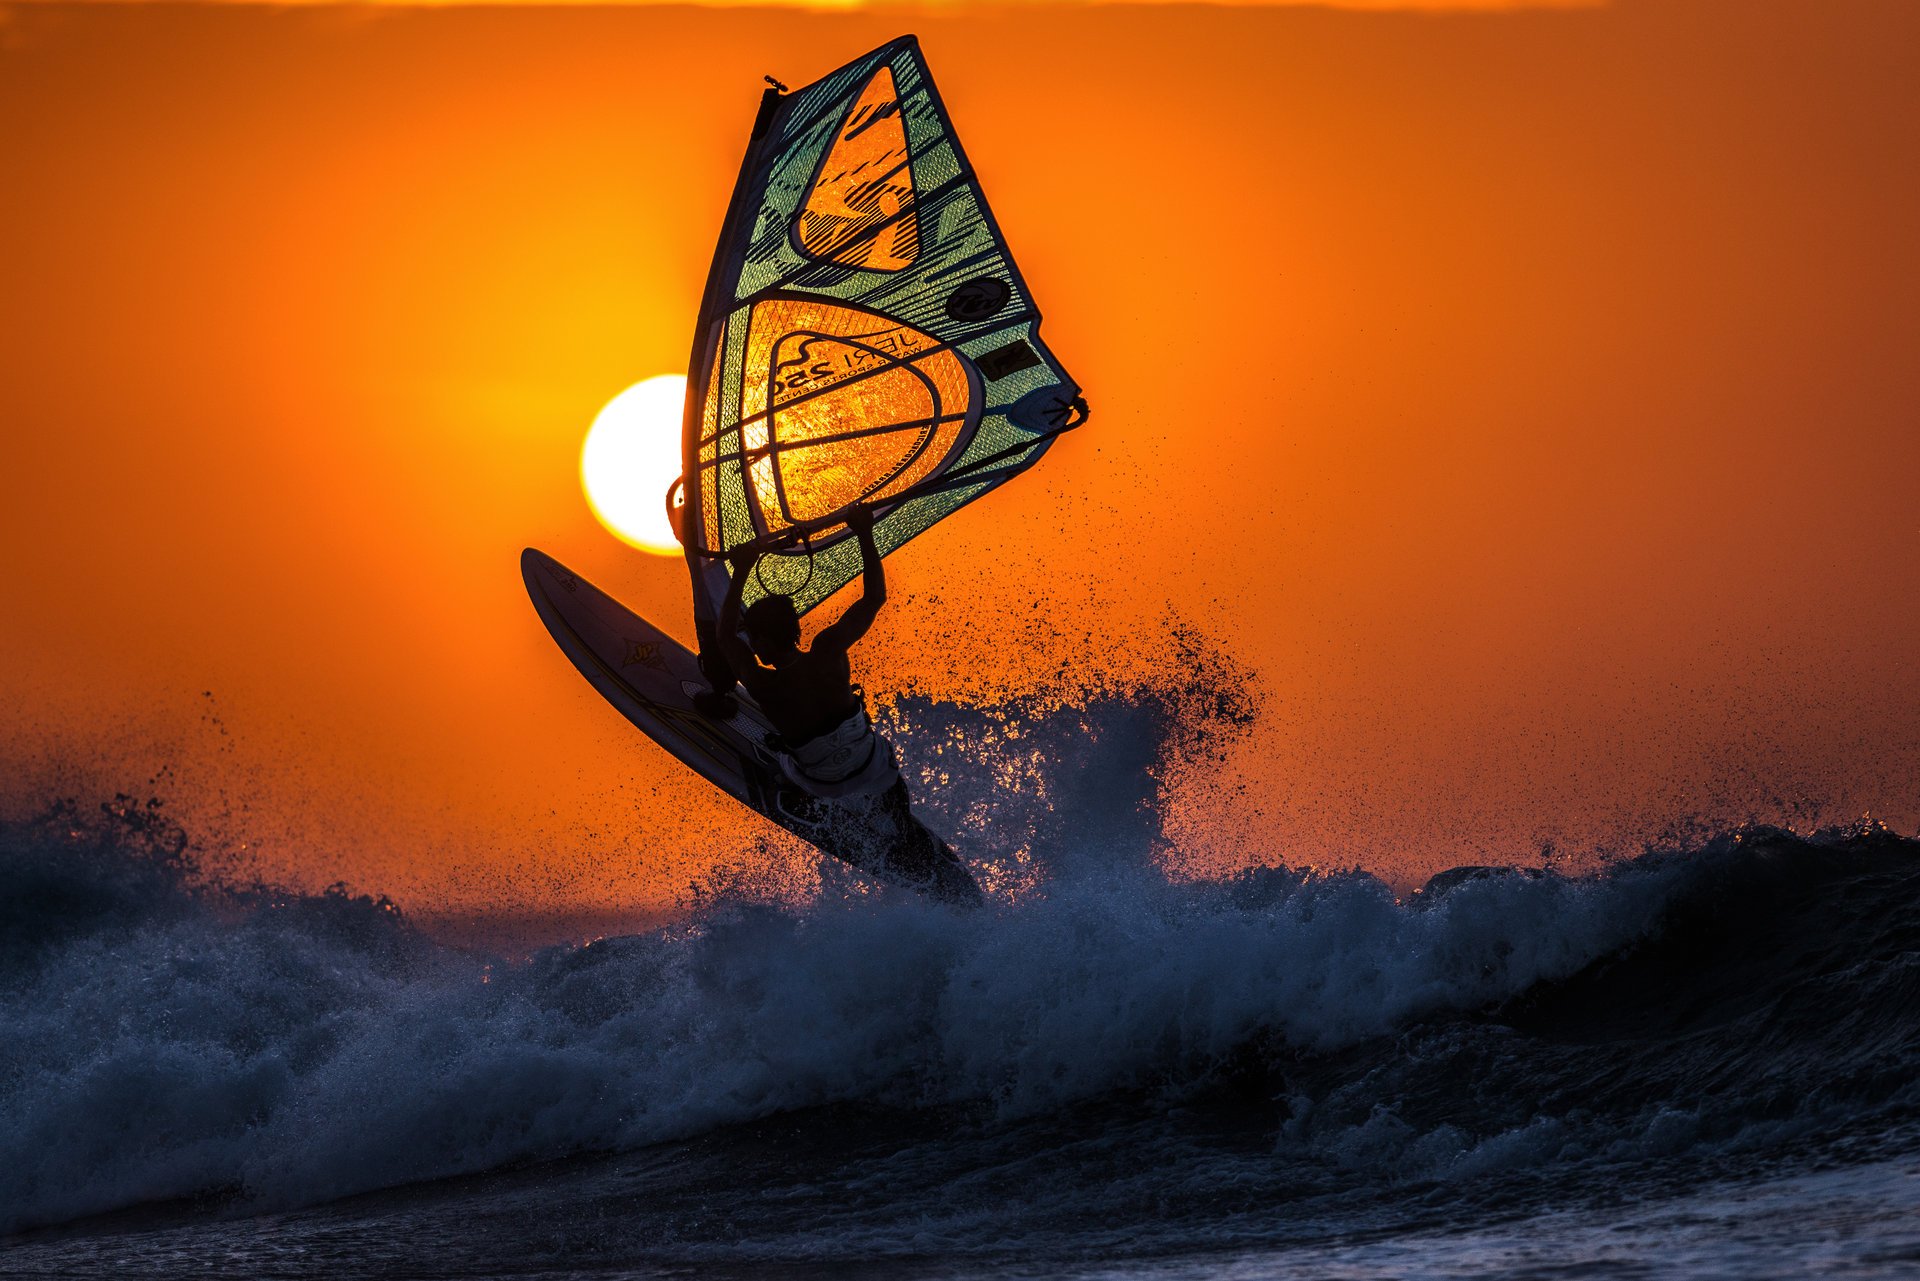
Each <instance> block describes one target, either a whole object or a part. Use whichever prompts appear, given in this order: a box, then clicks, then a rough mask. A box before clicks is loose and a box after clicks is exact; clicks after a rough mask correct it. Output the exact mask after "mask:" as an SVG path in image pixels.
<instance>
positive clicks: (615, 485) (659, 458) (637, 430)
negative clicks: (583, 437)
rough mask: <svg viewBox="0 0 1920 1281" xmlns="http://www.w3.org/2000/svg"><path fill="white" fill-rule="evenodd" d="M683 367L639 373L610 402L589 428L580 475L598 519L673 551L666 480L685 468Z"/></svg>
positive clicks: (661, 550) (641, 544) (625, 535)
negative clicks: (682, 453) (641, 376)
mask: <svg viewBox="0 0 1920 1281" xmlns="http://www.w3.org/2000/svg"><path fill="white" fill-rule="evenodd" d="M686 396H687V380H686V378H685V377H684V376H683V375H681V374H658V375H655V376H654V377H652V378H646V379H642V380H641V381H640V382H637V383H635V384H634V385H633V386H631V387H629V388H627V389H626V390H625V391H623V392H621V393H620V394H619V395H618V396H615V397H614V398H613V399H612V400H610V401H608V402H607V406H606V408H605V409H602V410H601V411H600V412H599V414H598V415H596V416H595V417H594V420H593V425H592V426H591V427H589V428H587V442H586V444H585V445H583V446H582V447H581V450H580V483H581V485H582V486H583V487H584V488H585V489H586V491H587V502H588V504H589V505H590V506H591V507H592V508H593V514H594V515H595V516H598V517H599V518H600V523H601V524H603V525H605V526H606V527H607V528H608V529H610V530H612V531H613V532H614V533H615V534H616V535H618V536H619V537H620V538H621V539H623V540H625V541H626V542H629V543H632V544H633V545H634V546H635V547H638V548H639V549H640V550H642V551H648V552H653V553H654V554H655V555H659V556H676V555H678V554H679V552H680V543H679V540H678V539H676V538H675V537H674V536H673V526H672V524H671V523H670V522H669V521H668V520H667V499H666V494H667V488H668V486H670V485H672V484H673V482H674V480H675V478H677V477H678V476H679V475H680V410H681V406H682V404H683V403H684V402H685V400H686Z"/></svg>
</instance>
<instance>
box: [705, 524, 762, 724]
mask: <svg viewBox="0 0 1920 1281" xmlns="http://www.w3.org/2000/svg"><path fill="white" fill-rule="evenodd" d="M758 559H759V556H758V555H757V554H756V553H754V552H748V551H741V550H738V549H736V550H734V551H732V552H730V553H728V555H727V565H728V566H729V567H730V568H731V569H732V570H733V581H732V582H730V583H728V584H727V598H726V600H725V601H723V602H721V605H720V626H719V635H718V636H716V637H715V640H716V641H717V642H718V643H719V646H720V652H721V654H723V655H724V656H725V657H726V660H727V665H728V666H730V667H732V668H733V674H734V676H735V677H736V678H738V679H739V681H740V683H741V684H742V685H745V686H746V687H747V693H749V694H752V695H753V696H754V697H756V698H757V697H759V695H760V690H761V682H762V679H763V677H764V676H765V674H766V669H765V668H763V667H761V666H760V660H759V659H757V658H755V657H754V655H753V647H752V646H751V645H748V644H747V642H746V641H744V640H742V639H741V637H740V597H741V595H742V594H743V593H744V592H745V591H746V590H747V575H748V574H751V573H752V572H753V565H754V562H755V561H756V560H758Z"/></svg>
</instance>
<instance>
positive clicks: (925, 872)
mask: <svg viewBox="0 0 1920 1281" xmlns="http://www.w3.org/2000/svg"><path fill="white" fill-rule="evenodd" d="M520 576H521V578H522V579H523V580H524V581H525V583H526V587H527V595H528V596H529V597H530V598H531V599H532V601H533V607H534V609H535V610H536V611H538V613H539V615H540V621H541V622H543V623H545V624H546V626H547V631H548V632H549V633H551V634H552V636H553V639H554V641H555V643H556V644H558V645H559V646H560V650H561V652H562V653H564V654H565V655H566V656H567V657H568V658H569V659H570V660H572V662H573V665H574V666H575V667H576V668H578V669H579V670H580V674H581V675H582V676H585V677H586V678H587V680H588V681H589V682H590V683H591V684H592V685H593V687H594V689H596V690H598V691H599V693H600V696H601V697H602V698H604V699H606V700H607V702H609V703H611V704H612V705H613V706H614V707H615V708H616V709H617V710H618V711H619V712H620V714H621V715H622V716H625V717H626V718H627V719H628V720H629V721H631V722H633V724H634V725H636V726H638V727H639V728H640V730H641V731H642V732H643V733H645V734H646V735H647V737H648V738H651V739H652V740H653V741H654V742H656V743H658V744H660V746H662V747H664V748H666V749H667V751H669V752H671V753H673V755H674V756H675V757H676V758H678V759H679V760H680V761H681V762H682V763H683V764H685V765H687V766H688V767H689V768H691V769H692V770H694V771H695V772H696V773H698V774H699V775H700V776H701V777H703V778H705V779H706V780H707V781H708V782H710V783H712V784H713V785H714V786H716V787H718V788H719V789H720V790H721V791H723V792H726V793H727V794H728V795H729V796H732V797H733V798H734V799H735V800H737V801H739V802H740V803H741V804H743V805H745V806H747V807H748V808H749V809H752V810H753V811H755V812H756V813H758V814H761V815H762V816H764V817H766V818H768V819H771V820H772V821H773V822H775V823H778V824H779V825H780V826H781V827H783V828H785V829H786V830H787V831H789V832H792V833H793V834H794V835H795V836H798V837H799V838H800V839H802V840H804V841H806V842H807V843H809V844H810V845H813V846H814V847H815V848H817V849H819V850H822V851H823V852H825V853H827V854H831V855H833V856H834V857H836V858H840V859H842V860H844V861H845V862H847V863H849V864H851V865H852V866H854V867H856V868H858V869H859V870H861V871H862V872H866V873H869V874H872V875H878V876H882V877H885V878H886V879H888V880H891V881H895V882H898V883H901V884H906V885H910V886H912V887H913V888H915V889H919V890H923V891H926V892H929V893H932V894H934V895H935V896H936V897H939V898H943V899H947V900H949V901H954V902H975V901H978V899H979V896H980V891H979V889H978V888H977V887H976V886H975V885H974V883H973V878H972V877H971V876H970V875H969V874H968V873H967V870H966V868H965V867H964V866H963V865H962V864H961V863H960V861H959V860H958V859H957V858H955V857H954V854H953V851H952V850H950V849H948V848H947V846H946V844H945V843H944V842H942V841H941V840H940V839H939V838H938V837H937V836H935V835H934V834H933V833H932V832H930V831H929V830H927V828H926V826H925V825H924V824H922V823H921V822H920V821H919V820H918V819H917V818H911V817H908V818H907V819H906V823H905V829H906V830H901V831H899V832H898V834H897V837H896V839H894V840H892V841H891V842H889V845H890V848H888V849H886V850H884V851H883V852H881V853H879V854H878V855H876V854H875V853H874V852H873V843H872V841H871V840H867V841H850V840H848V839H847V838H846V834H845V824H844V823H842V822H839V821H838V816H837V815H836V813H835V812H834V810H833V808H832V807H831V806H827V805H825V804H824V803H823V802H820V801H818V800H816V799H814V798H813V797H811V796H808V795H807V794H806V793H805V792H802V791H800V789H798V788H796V787H794V786H793V785H792V784H791V783H789V782H787V780H786V777H785V775H784V774H783V773H782V772H781V770H780V764H779V758H778V756H777V755H776V754H775V753H774V751H773V749H772V748H771V747H769V746H768V740H769V738H771V737H772V735H773V732H774V730H773V724H772V722H771V721H769V720H768V719H767V717H766V714H765V713H763V712H762V711H761V710H760V709H759V707H757V706H756V705H755V704H754V702H753V700H752V699H751V698H750V697H748V696H747V693H746V691H745V690H736V691H735V697H736V700H737V703H738V707H737V710H736V711H735V712H734V714H733V715H732V716H731V717H729V718H727V719H726V720H717V719H714V718H712V717H709V716H706V715H704V714H703V713H701V712H700V711H699V710H697V709H696V708H695V706H694V697H695V695H697V694H700V693H702V692H704V691H705V690H706V689H707V681H706V678H705V677H704V676H703V675H702V674H701V672H700V665H699V661H698V660H697V659H696V658H695V657H694V656H693V654H692V653H690V652H689V651H688V650H687V648H686V647H685V646H684V645H682V644H680V643H679V642H678V641H676V640H674V639H673V638H672V637H671V636H668V635H667V634H666V633H665V632H663V631H661V630H660V629H659V628H658V627H655V626H654V625H653V624H652V623H649V622H648V621H647V620H646V619H644V618H642V617H640V615H638V614H636V613H634V612H633V611H632V610H630V609H628V608H627V607H626V606H625V605H622V604H621V603H620V602H619V601H617V600H615V599H614V598H613V597H611V596H609V595H607V594H606V593H605V592H603V591H601V590H600V589H599V588H597V587H595V586H594V585H593V584H592V583H590V582H588V581H587V580H586V579H584V578H582V577H580V576H579V575H578V574H576V573H574V572H573V571H572V570H570V569H568V568H567V567H566V566H565V565H563V564H561V563H560V562H559V561H557V560H555V559H554V558H553V557H551V556H548V555H547V554H546V553H544V552H541V551H538V550H536V549H534V548H531V547H529V548H527V549H526V550H525V551H524V552H522V553H521V554H520Z"/></svg>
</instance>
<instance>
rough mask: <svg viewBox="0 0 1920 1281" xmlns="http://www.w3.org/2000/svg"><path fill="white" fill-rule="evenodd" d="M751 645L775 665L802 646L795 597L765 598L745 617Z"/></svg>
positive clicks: (764, 659)
mask: <svg viewBox="0 0 1920 1281" xmlns="http://www.w3.org/2000/svg"><path fill="white" fill-rule="evenodd" d="M741 621H742V622H743V623H745V624H746V629H747V643H748V644H749V645H752V646H753V652H754V653H755V654H758V655H759V656H760V659H761V661H762V662H767V663H771V662H772V661H773V660H774V659H776V658H782V657H784V656H786V655H787V654H789V653H791V652H792V651H793V650H795V649H798V648H799V647H800V615H799V614H798V613H797V612H795V610H794V608H793V598H792V597H791V596H763V597H761V598H760V599H759V600H757V601H755V602H753V604H751V605H749V606H747V612H746V613H745V614H742V615H741Z"/></svg>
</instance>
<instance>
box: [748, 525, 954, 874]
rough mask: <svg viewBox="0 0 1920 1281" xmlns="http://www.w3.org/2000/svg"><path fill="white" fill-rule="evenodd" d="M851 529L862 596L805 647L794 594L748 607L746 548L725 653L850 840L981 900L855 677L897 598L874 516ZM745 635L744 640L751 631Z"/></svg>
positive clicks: (779, 746)
mask: <svg viewBox="0 0 1920 1281" xmlns="http://www.w3.org/2000/svg"><path fill="white" fill-rule="evenodd" d="M847 527H848V528H849V529H850V530H852V531H853V535H854V537H855V538H857V539H858V540H859V543H860V558H861V578H860V584H861V591H860V599H859V600H857V601H855V602H854V603H853V604H851V605H849V606H848V607H847V609H846V612H845V613H843V614H841V615H840V617H839V618H838V619H836V620H835V621H834V622H833V623H832V624H831V625H830V626H828V627H826V628H824V629H823V630H821V632H820V633H819V634H818V635H817V636H815V637H814V640H813V644H812V645H810V646H808V647H807V648H806V649H802V648H800V616H799V614H798V613H797V612H796V611H795V609H794V607H793V601H792V600H791V599H790V598H789V597H786V596H779V595H772V596H765V597H762V598H761V599H759V600H757V601H755V602H754V603H753V604H752V605H749V606H747V607H746V608H745V609H744V610H743V609H741V604H740V602H741V596H742V594H743V593H744V592H745V590H746V584H747V580H748V578H749V577H750V576H751V575H752V574H753V572H754V565H755V562H756V561H757V559H758V557H757V555H756V553H754V552H752V551H750V550H746V549H739V550H736V551H734V552H733V553H732V554H731V555H730V556H729V557H728V558H727V560H728V565H729V567H730V568H731V569H732V571H733V581H732V583H731V584H730V585H729V588H728V591H727V597H726V601H725V603H724V604H723V605H722V606H721V608H720V624H719V629H718V635H717V636H716V638H715V639H716V640H717V642H718V644H719V647H720V652H721V655H722V656H723V657H724V658H725V659H726V661H727V663H728V665H729V666H731V667H732V669H733V674H734V675H735V676H736V677H737V678H738V680H739V682H740V683H741V684H742V685H744V686H746V687H747V693H749V694H751V695H752V696H753V700H754V702H755V703H757V704H759V706H760V710H761V711H763V712H765V713H766V715H767V719H768V720H770V721H772V722H773V727H774V730H775V731H776V735H777V737H776V739H775V740H774V741H773V742H772V743H771V746H773V747H774V748H775V750H776V751H778V753H779V756H780V768H781V772H782V774H783V775H784V776H785V781H786V782H787V783H788V784H790V785H791V786H792V787H793V788H794V789H797V790H798V791H800V792H802V793H804V794H805V795H806V796H807V797H809V798H811V802H810V803H814V804H815V805H816V808H819V809H820V813H821V814H822V815H823V816H830V817H829V822H831V823H832V824H833V825H834V826H835V827H836V828H837V829H838V830H839V831H840V833H841V837H842V839H845V840H849V841H851V842H852V843H854V844H856V845H862V846H865V847H867V849H868V856H869V857H873V858H877V859H879V860H880V861H882V862H884V863H886V864H888V865H890V866H892V867H893V868H894V869H895V870H896V871H897V872H898V873H902V874H905V875H906V876H908V877H909V878H910V879H913V880H919V881H925V882H928V883H929V884H930V885H931V886H932V888H933V892H934V893H935V894H936V895H937V896H939V897H941V898H943V899H946V900H948V901H950V902H978V901H979V898H980V891H979V890H978V888H976V887H975V886H974V884H973V881H972V878H970V877H968V876H967V875H966V872H965V870H964V869H963V868H961V867H960V865H959V863H958V862H957V861H955V860H954V858H953V856H952V854H951V852H950V851H948V850H946V849H945V848H944V847H943V846H942V845H941V844H940V842H939V841H938V840H937V839H936V838H934V837H933V836H932V835H931V833H928V832H927V830H926V829H925V828H924V827H922V826H921V825H920V824H919V823H917V822H915V821H914V819H913V801H912V798H911V797H910V796H909V795H908V793H907V783H906V780H905V779H904V778H902V777H901V776H900V766H899V762H898V760H897V758H896V757H895V756H894V752H893V745H892V744H891V743H889V742H887V740H886V739H885V738H883V737H882V736H881V735H880V734H879V732H878V731H876V730H875V729H874V727H873V722H872V721H871V720H870V719H869V718H868V716H867V705H866V698H865V696H864V695H863V694H862V692H861V690H860V687H859V686H857V685H855V684H854V683H853V666H852V663H851V662H850V661H849V659H848V658H847V651H848V650H849V649H851V648H852V647H853V645H854V644H855V643H856V642H857V641H859V639H860V638H861V637H863V636H865V635H866V634H867V629H868V628H870V627H872V626H873V620H874V618H875V617H876V616H877V615H878V614H879V612H880V607H881V606H882V605H884V604H886V602H887V578H886V570H885V569H884V568H883V567H882V562H881V559H880V549H879V547H878V546H876V545H875V543H874V541H873V514H872V512H870V511H868V510H867V509H866V508H861V507H856V508H854V509H853V510H852V511H851V512H850V513H848V516H847ZM743 630H744V632H745V638H744V639H743V638H742V635H741V633H742V631H743Z"/></svg>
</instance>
